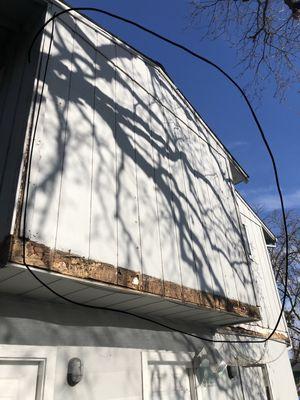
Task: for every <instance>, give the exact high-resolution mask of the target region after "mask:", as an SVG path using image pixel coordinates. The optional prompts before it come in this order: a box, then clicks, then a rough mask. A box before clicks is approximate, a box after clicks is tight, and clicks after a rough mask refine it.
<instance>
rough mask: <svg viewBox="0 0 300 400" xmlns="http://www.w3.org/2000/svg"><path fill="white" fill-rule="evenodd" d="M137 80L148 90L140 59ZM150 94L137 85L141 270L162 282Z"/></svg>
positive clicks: (136, 130)
mask: <svg viewBox="0 0 300 400" xmlns="http://www.w3.org/2000/svg"><path fill="white" fill-rule="evenodd" d="M133 66H134V77H135V79H136V77H138V80H139V82H140V83H141V84H142V86H143V88H145V89H148V86H149V83H150V82H149V80H150V77H149V71H148V69H147V67H146V65H145V64H144V63H143V62H142V61H141V60H140V59H139V58H135V59H134V64H133ZM151 99H152V98H151V97H150V95H149V94H148V93H147V92H146V91H145V90H144V89H142V88H141V87H140V86H138V84H134V109H135V137H136V166H137V185H138V201H139V213H140V232H141V248H142V271H143V273H145V274H148V275H152V276H155V277H156V278H160V279H163V274H162V259H161V246H160V237H159V222H158V209H157V185H156V166H155V165H154V152H153V136H152V130H151V129H152V128H151V121H152V118H153V116H152V115H151V113H150V112H149V106H150V103H151Z"/></svg>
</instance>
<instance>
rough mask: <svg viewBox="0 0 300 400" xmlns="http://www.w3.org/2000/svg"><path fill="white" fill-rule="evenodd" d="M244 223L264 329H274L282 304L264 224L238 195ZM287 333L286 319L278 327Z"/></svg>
mask: <svg viewBox="0 0 300 400" xmlns="http://www.w3.org/2000/svg"><path fill="white" fill-rule="evenodd" d="M237 199H238V206H239V209H240V212H241V219H242V223H243V224H244V225H245V227H246V231H247V236H248V238H249V242H250V248H251V270H252V271H253V278H254V281H255V291H256V295H257V297H258V302H259V306H260V310H261V316H262V321H261V322H260V324H261V325H262V326H263V327H266V328H269V329H273V328H274V326H275V324H276V322H277V319H278V317H279V313H280V310H281V302H280V299H279V296H278V291H277V287H276V283H275V278H274V274H273V270H272V265H271V261H270V256H269V252H268V249H267V246H266V241H265V238H264V234H263V230H262V224H261V222H260V220H259V218H258V217H257V216H256V215H255V213H254V212H253V211H252V210H251V209H250V207H249V206H248V205H247V204H246V202H245V201H244V200H243V199H242V198H241V197H240V196H239V195H237ZM278 330H279V331H283V332H286V331H287V329H286V323H285V320H284V317H283V318H282V319H281V321H280V324H279V326H278Z"/></svg>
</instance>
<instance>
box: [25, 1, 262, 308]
mask: <svg viewBox="0 0 300 400" xmlns="http://www.w3.org/2000/svg"><path fill="white" fill-rule="evenodd" d="M53 11H54V9H52V10H51V12H53ZM50 30H51V24H50V26H48V33H47V34H46V35H45V38H46V39H45V43H44V47H43V52H44V54H46V53H47V49H48V44H49V31H50ZM44 58H45V56H44ZM229 180H230V179H229V172H228V160H227V159H226V156H225V153H224V152H223V150H222V148H221V147H220V146H219V145H218V144H217V143H216V141H215V140H213V138H212V137H211V136H210V134H209V132H208V130H207V129H206V128H205V127H204V124H203V123H202V122H201V120H200V118H199V117H198V116H196V115H195V113H194V111H193V110H192V109H191V108H190V107H189V106H188V105H187V103H185V102H184V101H183V99H182V98H181V97H180V96H179V94H178V93H177V92H176V90H175V88H174V85H172V84H171V83H170V82H169V80H168V79H167V78H166V76H165V75H164V74H163V73H162V72H161V70H160V69H159V68H158V67H157V66H154V65H153V64H152V63H151V62H150V61H147V60H145V59H144V58H142V57H141V56H139V55H137V54H136V53H135V52H134V51H133V50H130V48H129V47H126V46H125V45H123V44H122V43H121V42H119V41H117V40H115V39H114V38H112V37H110V36H109V35H108V34H106V33H105V32H104V31H102V30H100V29H99V28H97V27H96V26H92V25H91V23H89V22H87V21H84V19H83V18H79V19H77V18H76V19H75V18H73V17H72V16H71V15H66V14H65V15H63V16H62V17H61V18H59V19H58V20H56V23H55V30H54V42H53V46H52V52H51V57H50V61H49V65H48V73H47V77H46V88H45V93H44V100H43V103H42V108H41V114H40V119H39V123H38V130H37V136H36V139H35V143H34V146H33V163H32V170H31V173H30V188H29V192H30V195H29V208H28V218H27V221H26V222H27V223H26V230H27V235H28V237H29V238H31V239H32V240H35V241H38V242H41V243H44V244H46V245H47V246H49V247H51V248H54V249H60V250H64V251H71V252H72V253H75V254H79V255H81V256H84V257H86V258H91V259H94V260H99V261H103V262H107V263H110V264H113V265H118V266H121V267H126V268H128V269H131V270H134V271H138V272H142V273H144V274H148V275H151V276H154V277H156V278H160V279H162V280H166V281H172V282H175V283H177V284H179V285H181V284H182V285H184V286H187V287H190V288H193V289H201V290H206V291H208V292H213V293H215V294H221V295H225V296H227V297H229V298H233V299H239V300H241V301H243V302H247V303H251V304H255V298H254V293H253V288H252V282H251V277H250V274H249V270H248V266H247V264H246V260H245V255H244V250H243V247H242V244H241V240H240V227H239V224H238V219H237V212H236V209H235V206H234V202H233V195H232V192H231V184H230V182H229ZM229 282H230V284H229Z"/></svg>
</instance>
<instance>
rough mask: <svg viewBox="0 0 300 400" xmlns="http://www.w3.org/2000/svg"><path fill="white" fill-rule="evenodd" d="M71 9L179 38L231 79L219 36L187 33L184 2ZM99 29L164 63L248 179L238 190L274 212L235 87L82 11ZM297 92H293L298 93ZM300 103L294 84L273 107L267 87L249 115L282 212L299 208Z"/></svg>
mask: <svg viewBox="0 0 300 400" xmlns="http://www.w3.org/2000/svg"><path fill="white" fill-rule="evenodd" d="M68 3H69V4H70V5H72V6H77V7H79V6H81V7H101V8H103V9H105V10H108V11H111V12H113V13H116V14H119V15H122V16H124V17H126V18H129V19H133V20H135V21H137V22H139V23H141V24H143V25H145V26H147V27H149V28H150V29H153V30H155V31H157V32H159V33H161V34H162V35H165V36H167V37H169V38H171V39H173V40H175V41H178V42H180V43H182V44H184V45H186V46H188V47H190V48H191V49H193V50H194V51H197V52H199V53H201V54H202V55H203V56H205V57H207V58H210V59H211V60H212V61H214V62H215V63H217V64H219V65H220V66H221V67H223V68H224V69H225V70H226V71H227V72H228V73H230V74H231V75H232V76H234V77H235V76H237V75H238V70H237V69H235V67H234V66H235V65H236V63H237V58H236V55H235V51H234V50H233V49H231V48H230V47H229V45H228V43H227V42H226V41H225V40H222V38H221V39H220V40H218V41H209V40H205V41H200V39H199V36H200V35H199V32H198V31H197V30H196V29H195V28H191V27H190V28H188V26H189V25H190V23H189V5H188V0H163V1H162V0H160V1H157V0H152V1H151V2H150V1H145V0H144V1H141V0H127V1H124V0H102V1H91V0H86V1H82V0H69V2H68ZM86 14H87V15H89V16H90V17H91V18H93V20H95V21H96V22H98V23H99V24H100V25H101V26H103V27H104V28H107V29H109V30H110V31H111V32H112V33H115V34H116V35H118V36H119V37H120V38H121V39H124V40H125V41H127V42H128V43H129V44H131V45H132V46H134V47H135V48H137V49H138V50H140V51H142V52H143V53H144V54H147V55H148V56H150V57H151V58H153V59H155V60H157V61H159V62H160V63H162V64H163V65H164V67H165V68H166V70H167V72H168V74H169V75H170V76H171V78H172V79H173V81H174V82H175V84H176V86H177V87H178V88H179V89H180V90H181V91H182V92H183V93H184V95H185V96H186V97H187V98H188V99H189V100H190V102H191V103H192V104H193V106H194V107H195V108H196V109H197V110H198V112H199V113H200V115H201V116H202V117H203V118H204V119H205V121H206V122H207V123H208V125H209V126H210V127H211V128H212V129H213V130H214V132H215V133H216V135H217V136H218V137H219V138H220V139H221V141H222V142H223V143H224V144H225V146H226V147H227V148H228V149H229V150H230V151H231V152H232V154H233V156H234V157H235V158H236V159H237V160H238V161H239V162H240V164H241V165H242V166H243V168H244V169H245V170H246V171H247V173H248V174H249V175H250V181H249V183H248V184H247V185H246V184H240V185H238V190H239V191H240V192H241V193H242V195H244V197H245V198H246V199H247V200H248V201H249V202H250V203H251V204H256V205H263V206H264V209H265V211H271V210H273V209H276V208H278V207H279V200H278V195H277V191H276V188H275V181H274V174H273V170H272V166H271V161H270V159H269V156H268V154H267V151H266V149H265V147H264V145H263V142H262V140H261V138H260V135H259V132H258V129H257V127H256V125H255V123H254V122H253V119H252V117H251V115H250V112H249V110H248V109H247V106H246V105H245V103H244V101H243V100H242V99H241V96H240V95H239V93H238V92H237V90H236V89H235V88H234V87H233V86H232V85H231V84H230V83H229V82H227V81H226V80H225V79H224V77H222V76H221V75H220V74H219V73H218V72H217V71H214V70H213V69H212V68H211V67H209V66H208V65H205V64H204V63H202V62H201V61H199V60H196V59H194V58H192V57H191V56H189V55H187V54H184V53H183V52H181V51H180V50H178V49H175V48H172V47H171V46H170V45H167V44H164V43H163V42H161V41H159V40H158V39H155V38H153V37H151V36H150V35H148V34H146V33H144V32H142V31H139V30H137V29H136V28H134V27H131V26H129V25H127V24H125V23H122V22H119V21H115V20H112V19H111V18H108V17H105V16H103V15H101V14H98V13H92V12H86ZM297 91H298V92H297ZM299 105H300V102H299V85H298V87H297V88H294V89H293V90H290V91H289V92H288V95H287V99H286V100H285V101H284V102H283V103H280V102H279V101H278V100H277V99H274V98H273V88H272V87H270V88H269V89H267V90H266V91H265V92H264V94H263V97H262V99H261V100H260V101H256V103H255V107H256V113H257V115H258V117H259V120H260V122H261V124H262V126H263V128H264V131H265V133H266V136H267V138H268V141H269V144H270V146H271V149H272V151H273V153H274V156H275V159H276V162H277V166H278V171H279V177H280V181H281V187H282V190H283V193H284V199H285V205H286V208H294V209H298V211H300V155H299V154H300V107H299Z"/></svg>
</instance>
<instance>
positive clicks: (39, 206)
mask: <svg viewBox="0 0 300 400" xmlns="http://www.w3.org/2000/svg"><path fill="white" fill-rule="evenodd" d="M73 45H74V43H73V32H72V31H70V30H68V29H66V28H65V26H64V25H62V24H60V23H57V24H56V26H55V31H54V38H53V44H52V51H51V58H50V60H49V65H48V73H47V77H46V81H45V82H46V89H47V92H46V93H47V98H46V99H45V100H44V105H43V107H42V109H41V113H40V120H39V122H40V124H39V126H38V129H37V136H36V140H35V143H34V153H33V159H35V160H36V162H35V168H36V169H37V168H38V171H37V170H33V171H32V175H33V179H34V181H33V183H32V184H33V185H36V187H35V188H34V190H33V191H32V192H31V196H32V197H35V198H34V199H33V198H32V197H30V198H29V204H30V202H31V201H32V208H33V207H34V209H33V215H32V218H29V220H28V222H27V227H28V231H27V235H28V237H29V238H31V239H33V240H36V241H38V242H41V243H45V244H47V245H48V246H50V247H52V248H54V245H55V236H56V227H57V214H58V204H59V192H60V179H61V174H62V160H63V154H64V148H65V137H64V136H65V129H66V120H67V110H68V104H69V103H68V100H69V85H70V70H71V66H72V53H73ZM47 51H48V48H47ZM46 93H45V94H46ZM38 159H39V161H38V162H37V160H38ZM29 212H30V209H29Z"/></svg>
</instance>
